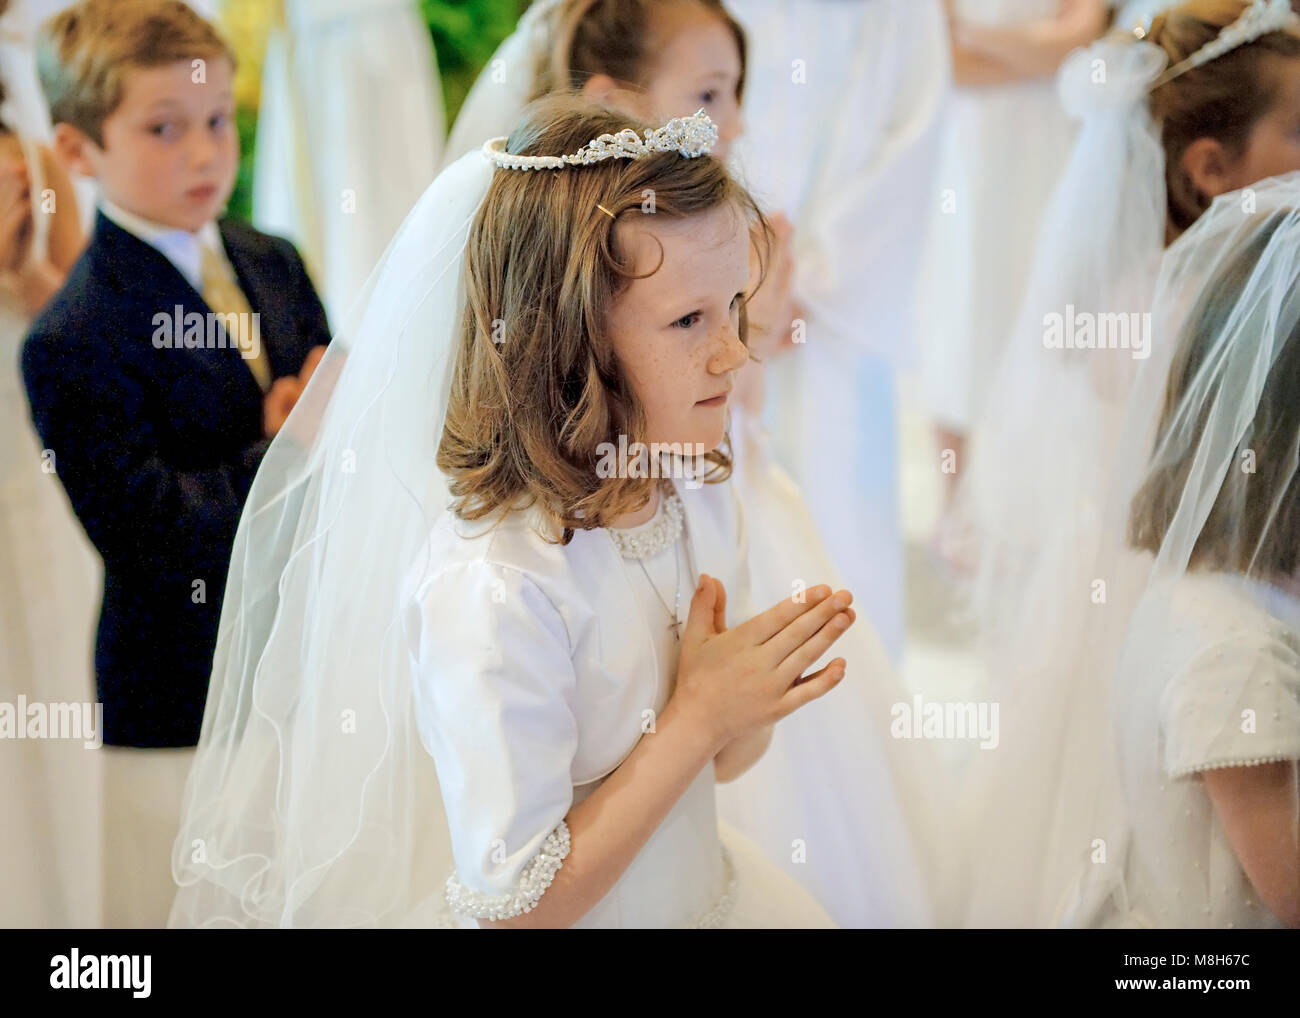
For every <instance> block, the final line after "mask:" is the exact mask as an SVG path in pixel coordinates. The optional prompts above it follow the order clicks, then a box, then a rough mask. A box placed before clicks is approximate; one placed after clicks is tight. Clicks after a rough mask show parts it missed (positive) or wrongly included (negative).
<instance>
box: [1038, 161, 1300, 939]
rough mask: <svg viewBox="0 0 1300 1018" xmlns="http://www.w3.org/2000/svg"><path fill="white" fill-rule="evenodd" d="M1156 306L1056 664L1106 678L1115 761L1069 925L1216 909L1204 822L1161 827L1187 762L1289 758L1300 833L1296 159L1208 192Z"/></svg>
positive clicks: (1091, 816)
mask: <svg viewBox="0 0 1300 1018" xmlns="http://www.w3.org/2000/svg"><path fill="white" fill-rule="evenodd" d="M1152 317H1153V322H1154V344H1155V352H1154V355H1153V356H1152V357H1151V359H1150V360H1149V361H1148V362H1146V363H1144V364H1143V366H1142V369H1141V371H1140V373H1139V375H1138V378H1137V380H1136V381H1135V383H1134V387H1133V393H1132V396H1131V398H1130V400H1129V404H1128V412H1127V415H1126V418H1125V423H1124V434H1125V435H1126V436H1127V440H1126V442H1125V443H1124V445H1123V447H1122V449H1121V451H1120V454H1119V455H1118V457H1117V460H1116V466H1115V470H1114V473H1113V476H1112V477H1111V480H1110V491H1111V495H1110V497H1109V498H1108V501H1107V507H1106V511H1105V527H1104V533H1105V535H1106V539H1105V543H1104V545H1103V547H1102V550H1101V553H1100V555H1099V558H1098V561H1097V568H1096V573H1097V575H1098V576H1099V577H1103V578H1105V579H1106V581H1107V582H1108V583H1109V584H1110V596H1109V598H1108V600H1107V603H1106V605H1105V606H1104V607H1103V608H1102V609H1101V610H1099V611H1098V612H1096V613H1093V614H1092V615H1090V616H1089V617H1088V618H1089V621H1088V624H1087V626H1086V627H1085V629H1084V631H1085V633H1086V640H1085V643H1086V646H1087V648H1088V650H1087V653H1086V654H1085V655H1084V656H1083V657H1082V658H1081V660H1080V665H1079V668H1078V670H1077V675H1076V676H1075V678H1074V680H1073V681H1074V682H1075V683H1077V684H1080V685H1084V686H1094V687H1095V686H1100V687H1101V688H1100V689H1095V688H1094V689H1093V690H1092V693H1091V696H1092V698H1093V699H1096V700H1098V701H1100V702H1102V703H1104V704H1106V706H1104V707H1103V708H1102V709H1101V711H1100V714H1101V717H1100V718H1099V719H1098V720H1100V721H1101V722H1103V723H1104V724H1105V730H1104V732H1101V733H1099V734H1098V737H1097V746H1098V752H1102V751H1105V752H1108V753H1109V754H1110V759H1111V760H1113V761H1114V764H1113V766H1103V767H1101V768H1099V770H1100V774H1099V777H1098V778H1097V779H1096V780H1095V781H1094V784H1093V786H1092V793H1091V795H1090V796H1089V797H1088V798H1085V799H1083V800H1081V801H1077V802H1075V803H1074V804H1073V805H1074V809H1075V810H1076V811H1077V814H1078V815H1079V818H1080V822H1079V823H1078V824H1077V825H1076V826H1075V828H1074V830H1075V833H1074V835H1073V836H1074V838H1075V841H1074V844H1073V845H1070V844H1068V843H1063V844H1062V850H1063V851H1064V852H1065V858H1066V859H1067V860H1070V861H1072V862H1073V864H1074V870H1075V876H1076V879H1075V881H1074V882H1073V887H1074V888H1077V891H1076V892H1075V893H1071V894H1070V895H1069V896H1068V897H1067V898H1065V899H1064V900H1063V901H1062V903H1061V912H1060V914H1059V920H1060V921H1061V922H1063V923H1066V924H1070V925H1088V924H1094V923H1113V922H1119V923H1125V924H1130V925H1149V924H1169V925H1193V924H1194V925H1211V924H1214V925H1220V924H1223V923H1226V922H1229V921H1231V919H1230V918H1229V917H1228V916H1229V913H1227V912H1223V911H1222V910H1223V909H1225V908H1232V907H1239V906H1240V902H1239V901H1234V900H1225V899H1227V898H1229V896H1231V895H1232V894H1233V892H1234V891H1237V890H1238V882H1239V879H1240V877H1239V872H1238V867H1239V863H1237V861H1236V860H1235V859H1234V858H1226V859H1225V858H1224V857H1223V856H1222V854H1221V853H1217V852H1216V851H1215V849H1214V847H1213V843H1212V839H1211V837H1210V830H1209V828H1210V824H1209V821H1208V818H1207V820H1206V823H1205V827H1204V830H1203V831H1200V832H1198V834H1199V835H1200V836H1198V837H1196V838H1186V837H1183V836H1181V835H1179V834H1178V830H1177V825H1178V824H1179V823H1181V822H1183V820H1184V817H1185V814H1186V813H1187V811H1188V807H1187V804H1186V803H1185V802H1184V801H1183V800H1182V799H1180V798H1178V781H1179V780H1180V779H1185V778H1187V777H1189V776H1194V775H1195V774H1196V773H1198V772H1200V771H1203V770H1207V769H1212V768H1214V767H1216V766H1218V767H1223V766H1242V765H1248V764H1261V763H1266V762H1277V761H1290V762H1291V772H1290V773H1291V778H1290V786H1291V792H1290V796H1291V798H1290V803H1289V823H1284V824H1283V825H1282V827H1283V830H1282V832H1281V833H1280V834H1279V835H1278V836H1279V837H1280V838H1284V839H1285V838H1289V839H1290V840H1289V842H1288V843H1287V849H1286V850H1287V851H1288V852H1289V857H1290V859H1291V860H1292V861H1293V863H1294V860H1295V859H1296V857H1297V856H1296V849H1297V846H1298V845H1300V776H1298V774H1297V770H1300V768H1297V766H1296V763H1295V761H1296V760H1298V759H1300V576H1298V574H1300V568H1298V567H1297V566H1298V556H1300V174H1289V175H1287V176H1285V177H1279V178H1274V179H1271V180H1265V181H1261V182H1259V183H1257V184H1255V185H1253V186H1252V187H1249V188H1246V189H1243V190H1242V191H1237V192H1233V193H1230V194H1226V195H1223V196H1221V197H1219V198H1218V199H1216V200H1215V202H1214V203H1213V204H1212V206H1211V207H1210V209H1209V210H1208V211H1206V212H1205V213H1204V214H1203V215H1202V216H1201V217H1200V219H1199V220H1198V221H1197V222H1196V224H1195V225H1193V226H1192V227H1191V228H1190V229H1189V230H1188V231H1187V232H1186V233H1185V234H1184V235H1183V236H1182V237H1181V238H1179V240H1178V241H1177V242H1176V243H1175V244H1174V245H1173V246H1172V247H1171V248H1170V249H1169V252H1168V255H1167V256H1166V258H1165V263H1164V266H1163V268H1162V270H1161V273H1160V277H1159V282H1158V285H1157V289H1156V294H1155V297H1154V300H1153V305H1152ZM1106 693H1110V694H1111V696H1110V697H1107V696H1106V695H1105V694H1106ZM1247 715H1249V716H1247ZM1076 763H1078V761H1077V760H1076ZM1193 808H1194V807H1193ZM1099 841H1100V842H1104V843H1105V844H1106V845H1107V846H1108V848H1109V851H1108V853H1107V858H1106V859H1105V860H1104V864H1101V862H1100V861H1099V860H1098V859H1097V858H1096V853H1095V846H1096V844H1097V843H1098V842H1099ZM1189 878H1191V879H1189ZM1293 879H1296V880H1300V875H1296V873H1295V872H1293ZM1293 891H1294V893H1296V894H1297V896H1300V885H1298V886H1297V887H1296V888H1294V889H1293ZM1198 895H1199V896H1200V897H1198ZM1202 897H1203V898H1204V901H1202V900H1201V898H1202Z"/></svg>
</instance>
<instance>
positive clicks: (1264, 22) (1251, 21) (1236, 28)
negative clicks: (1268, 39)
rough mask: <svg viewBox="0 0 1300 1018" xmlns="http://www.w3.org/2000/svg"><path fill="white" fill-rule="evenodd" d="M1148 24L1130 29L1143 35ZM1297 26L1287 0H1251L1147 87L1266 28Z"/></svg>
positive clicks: (1298, 22) (1170, 78)
mask: <svg viewBox="0 0 1300 1018" xmlns="http://www.w3.org/2000/svg"><path fill="white" fill-rule="evenodd" d="M1149 27H1150V26H1149V25H1148V26H1145V27H1138V28H1136V29H1134V34H1135V35H1136V36H1137V37H1138V38H1139V39H1144V38H1146V34H1147V31H1148V29H1149ZM1298 27H1300V16H1298V15H1296V13H1295V12H1294V11H1293V10H1292V9H1291V3H1290V0H1251V3H1250V4H1249V5H1248V6H1247V7H1246V9H1245V10H1244V11H1242V13H1241V17H1239V18H1238V19H1237V20H1236V21H1234V22H1233V23H1232V24H1231V25H1228V26H1227V27H1225V28H1224V29H1223V30H1222V31H1221V32H1219V34H1218V35H1217V36H1216V37H1215V38H1213V39H1211V40H1210V41H1209V42H1207V43H1206V44H1205V45H1204V46H1202V47H1201V48H1200V49H1198V50H1197V51H1196V52H1195V53H1193V54H1192V55H1191V56H1190V57H1188V58H1187V59H1186V60H1183V61H1180V62H1179V63H1176V64H1174V66H1173V67H1171V68H1169V69H1168V70H1167V71H1165V72H1164V74H1162V75H1160V77H1158V78H1157V79H1156V80H1155V81H1154V82H1152V84H1151V87H1152V88H1153V89H1156V88H1159V87H1160V86H1161V85H1164V84H1167V83H1168V82H1170V81H1173V80H1174V79H1175V78H1177V77H1178V76H1179V75H1181V74H1186V73H1187V72H1188V71H1190V70H1194V69H1195V68H1197V67H1201V66H1203V65H1205V64H1208V63H1209V62H1210V61H1211V60H1216V59H1218V58H1219V57H1221V56H1223V55H1224V54H1225V53H1228V52H1231V51H1232V50H1234V49H1236V48H1237V47H1238V46H1244V45H1246V43H1248V42H1254V41H1255V40H1256V39H1258V38H1259V37H1260V36H1262V35H1267V34H1268V33H1269V32H1278V31H1281V30H1282V29H1286V28H1298Z"/></svg>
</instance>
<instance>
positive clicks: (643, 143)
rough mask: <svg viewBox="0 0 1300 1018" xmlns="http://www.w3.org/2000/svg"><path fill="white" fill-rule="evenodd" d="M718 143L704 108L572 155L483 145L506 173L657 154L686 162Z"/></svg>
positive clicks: (502, 143) (603, 139)
mask: <svg viewBox="0 0 1300 1018" xmlns="http://www.w3.org/2000/svg"><path fill="white" fill-rule="evenodd" d="M717 140H718V127H717V125H716V124H714V122H713V121H712V120H710V119H709V115H708V114H707V113H705V112H704V110H703V108H701V109H699V110H697V111H696V112H695V114H694V115H692V116H689V117H675V118H674V119H672V120H670V121H668V123H666V124H664V126H663V127H659V128H656V129H654V130H649V129H647V130H646V132H645V137H642V136H641V135H639V134H637V133H636V131H634V130H632V129H631V128H630V127H628V128H624V129H623V130H621V131H619V132H618V133H617V134H602V135H601V136H600V137H599V138H596V139H594V140H592V141H589V142H587V144H585V145H583V146H582V148H580V149H578V151H577V152H574V153H572V154H570V155H563V156H517V155H511V154H510V153H509V152H507V151H506V139H505V138H491V139H489V140H488V141H485V142H484V143H483V154H484V155H485V156H486V157H487V158H488V159H489V160H490V161H492V162H493V163H495V164H496V165H497V166H498V167H500V168H501V169H504V170H558V169H561V168H563V167H565V166H590V165H591V164H592V163H600V162H604V161H605V160H606V159H645V158H648V157H649V156H652V155H654V154H655V153H657V152H679V153H681V154H682V155H684V156H685V157H686V158H687V159H694V158H696V157H697V156H702V155H707V154H708V153H709V152H710V151H712V149H713V146H714V144H715V143H716V142H717Z"/></svg>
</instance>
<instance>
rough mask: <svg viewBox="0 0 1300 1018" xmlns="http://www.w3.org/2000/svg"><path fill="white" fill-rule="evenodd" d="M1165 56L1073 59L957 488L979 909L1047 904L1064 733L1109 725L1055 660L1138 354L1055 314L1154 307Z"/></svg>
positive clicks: (1066, 795) (1073, 626)
mask: <svg viewBox="0 0 1300 1018" xmlns="http://www.w3.org/2000/svg"><path fill="white" fill-rule="evenodd" d="M1166 63H1167V56H1166V55H1165V53H1164V52H1163V51H1162V50H1160V49H1159V48H1157V47H1155V46H1153V45H1151V44H1149V43H1145V42H1140V41H1138V40H1137V39H1136V38H1135V37H1134V36H1133V35H1131V34H1112V35H1110V36H1107V37H1105V38H1103V39H1101V40H1099V41H1098V42H1096V43H1094V44H1093V45H1092V46H1090V47H1088V48H1086V49H1081V50H1077V51H1076V52H1075V53H1073V54H1072V55H1071V56H1070V57H1069V58H1067V60H1066V62H1065V63H1064V65H1063V66H1062V69H1061V72H1060V76H1059V81H1058V84H1059V90H1060V95H1061V99H1062V102H1063V104H1064V106H1065V108H1066V110H1067V112H1069V113H1070V114H1071V115H1072V116H1073V117H1075V118H1077V119H1079V120H1080V122H1081V123H1080V128H1079V133H1078V135H1077V136H1076V140H1075V144H1074V148H1073V149H1072V151H1071V155H1070V159H1069V162H1068V163H1067V166H1066V169H1065V171H1064V173H1063V175H1062V178H1061V180H1060V182H1059V183H1058V185H1057V188H1056V190H1055V192H1054V193H1053V196H1052V199H1051V201H1050V203H1049V205H1048V209H1047V212H1046V214H1045V217H1044V220H1043V223H1042V226H1041V229H1040V232H1039V237H1038V243H1037V248H1036V255H1035V263H1034V267H1033V270H1032V272H1031V276H1030V281H1029V285H1028V288H1027V290H1026V296H1025V300H1024V302H1023V305H1022V310H1021V313H1020V317H1019V323H1018V325H1017V327H1016V331H1015V333H1014V335H1013V336H1012V338H1011V342H1010V343H1009V344H1008V346H1007V349H1006V351H1005V353H1004V354H1003V359H1002V362H1001V364H1000V365H999V368H998V371H997V374H996V376H995V388H994V391H993V393H992V395H991V398H990V399H989V400H988V401H987V406H988V408H989V409H988V411H987V412H986V413H985V415H984V417H983V419H982V420H981V421H980V422H979V424H978V427H977V429H976V432H975V436H974V443H973V450H972V458H971V463H970V467H969V469H968V471H967V474H966V476H965V477H964V478H963V481H962V486H961V488H960V490H959V493H958V498H959V499H960V500H961V501H960V502H959V507H960V510H961V511H962V512H964V513H965V514H966V515H965V518H966V520H967V521H968V523H969V525H970V527H971V530H972V534H973V538H974V540H975V542H976V547H975V553H976V561H977V567H976V573H975V576H974V579H973V589H972V591H971V595H972V608H973V610H974V613H975V615H976V617H977V619H978V620H979V622H980V623H981V628H982V639H983V640H984V641H985V647H984V656H985V659H986V663H987V665H988V670H989V673H990V676H991V678H990V681H989V685H988V690H987V694H988V696H989V697H990V698H991V699H993V700H994V701H995V702H998V703H999V708H1000V719H1001V742H1000V744H999V746H998V747H997V748H996V749H995V750H992V751H989V752H986V753H980V754H977V755H976V758H975V762H974V764H973V765H972V767H971V771H970V773H969V775H968V777H967V781H966V789H965V792H964V794H963V796H962V801H963V802H965V803H966V804H967V806H966V810H967V813H966V815H965V816H964V817H963V819H962V825H963V829H965V830H967V831H968V832H969V833H970V842H969V845H967V846H963V849H964V851H963V856H962V860H961V862H960V863H959V864H958V865H959V866H960V867H964V868H965V872H966V877H965V880H964V883H965V884H966V886H967V887H968V889H969V892H970V899H969V901H968V902H967V909H966V921H967V922H968V923H970V924H974V925H981V926H982V925H1013V926H1024V925H1039V924H1042V923H1046V922H1049V921H1051V916H1052V915H1053V914H1054V913H1055V912H1056V911H1057V909H1058V901H1059V896H1060V893H1061V886H1062V882H1063V880H1064V879H1065V877H1064V876H1063V875H1062V874H1061V873H1060V872H1058V871H1056V866H1057V861H1058V860H1059V858H1060V852H1059V851H1058V850H1057V849H1056V847H1055V846H1056V844H1057V841H1056V839H1057V838H1059V837H1061V836H1062V831H1061V827H1060V825H1061V824H1064V825H1066V827H1067V828H1068V827H1069V825H1070V822H1071V816H1070V813H1069V811H1070V810H1071V808H1072V806H1071V804H1072V803H1074V802H1075V801H1077V798H1078V796H1079V795H1080V794H1083V789H1085V788H1086V787H1087V778H1086V777H1085V776H1084V775H1082V774H1081V773H1080V772H1079V771H1078V770H1077V769H1076V768H1075V767H1074V766H1073V763H1072V762H1071V759H1070V754H1069V752H1068V751H1067V750H1066V749H1065V748H1064V746H1065V744H1066V743H1067V742H1068V740H1069V739H1071V738H1073V737H1075V736H1076V735H1078V734H1079V733H1081V732H1082V733H1087V732H1091V731H1094V730H1096V729H1095V727H1093V726H1090V725H1089V724H1087V723H1086V721H1085V718H1086V716H1087V715H1088V714H1089V713H1090V712H1091V711H1093V710H1096V709H1098V708H1099V705H1098V703H1097V702H1096V699H1095V698H1089V697H1088V696H1087V695H1086V691H1083V692H1081V691H1080V690H1079V689H1078V688H1077V687H1075V686H1073V685H1071V684H1069V683H1066V682H1062V681H1060V675H1061V673H1062V672H1063V671H1064V670H1065V669H1066V668H1067V667H1068V662H1070V661H1071V660H1072V655H1073V654H1075V653H1077V652H1078V650H1079V645H1078V642H1077V641H1078V640H1079V638H1080V627H1079V619H1080V614H1081V613H1083V612H1086V611H1087V610H1088V609H1089V607H1090V591H1091V588H1090V579H1091V574H1090V572H1089V570H1090V568H1091V565H1092V562H1093V557H1094V553H1095V548H1096V542H1097V540H1098V539H1099V534H1100V521H1101V506H1102V503H1103V502H1104V491H1105V479H1106V476H1107V470H1108V468H1109V465H1110V463H1111V456H1112V455H1113V450H1114V447H1115V443H1116V442H1117V441H1118V438H1119V425H1120V422H1121V421H1122V419H1123V410H1124V400H1125V395H1126V393H1127V390H1128V388H1129V386H1130V385H1131V378H1132V375H1133V374H1134V373H1135V371H1136V370H1137V365H1138V364H1139V363H1141V362H1140V361H1139V360H1136V359H1134V358H1133V357H1132V351H1131V350H1127V349H1113V350H1096V349H1054V348H1049V347H1047V346H1046V345H1045V342H1044V337H1045V335H1046V331H1047V330H1046V324H1045V322H1046V321H1047V316H1049V315H1056V316H1060V318H1061V320H1062V323H1063V324H1064V322H1065V321H1066V320H1067V319H1068V316H1069V315H1071V314H1072V313H1077V312H1085V313H1087V314H1090V315H1098V314H1101V313H1109V312H1123V313H1125V314H1130V313H1140V312H1142V311H1145V310H1146V309H1147V308H1148V307H1149V301H1150V294H1151V291H1152V288H1153V287H1154V281H1155V276H1156V273H1157V271H1158V268H1159V264H1160V258H1161V255H1162V252H1163V249H1164V237H1165V185H1164V151H1163V148H1162V146H1161V142H1160V137H1159V132H1158V128H1157V127H1156V125H1155V124H1154V123H1153V121H1152V118H1151V115H1150V111H1149V107H1148V102H1147V94H1148V91H1149V89H1150V86H1151V84H1152V82H1153V81H1154V80H1155V79H1156V78H1157V77H1158V76H1159V75H1160V73H1161V72H1162V71H1163V69H1164V67H1165V65H1166ZM1071 308H1072V309H1074V311H1073V312H1072V311H1071V310H1070V309H1071ZM1081 752H1090V751H1089V750H1081ZM1080 782H1082V784H1080ZM1066 837H1067V840H1068V835H1067V836H1066Z"/></svg>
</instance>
